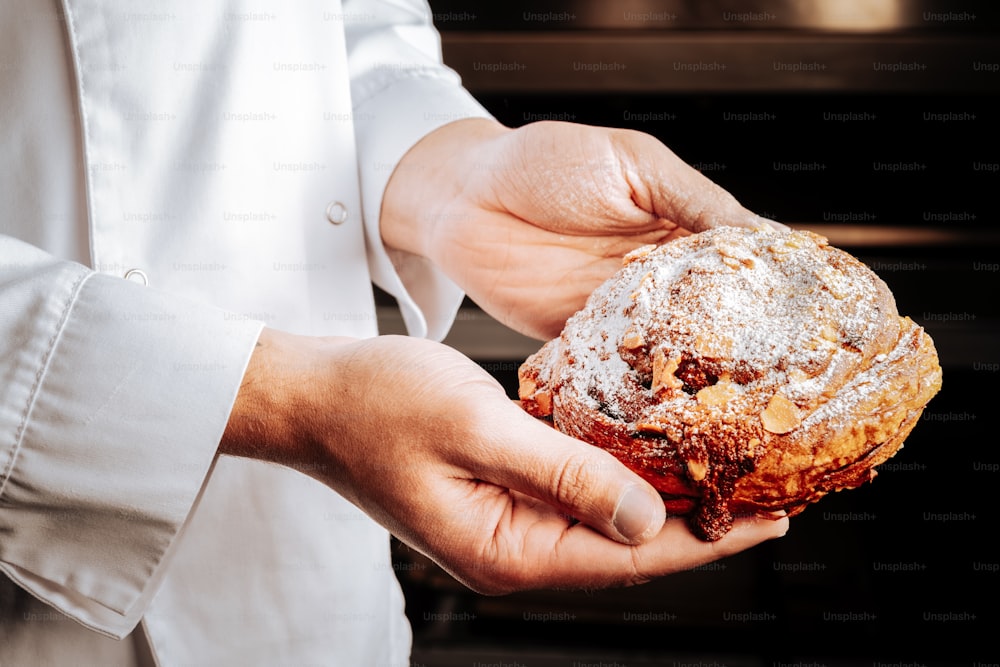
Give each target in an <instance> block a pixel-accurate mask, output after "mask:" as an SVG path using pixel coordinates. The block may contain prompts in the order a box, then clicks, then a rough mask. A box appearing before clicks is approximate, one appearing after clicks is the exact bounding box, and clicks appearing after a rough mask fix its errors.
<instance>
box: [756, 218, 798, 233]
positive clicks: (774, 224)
mask: <svg viewBox="0 0 1000 667" xmlns="http://www.w3.org/2000/svg"><path fill="white" fill-rule="evenodd" d="M757 220H758V221H759V222H760V223H761V224H765V225H767V226H768V227H770V228H772V229H777V230H778V231H779V232H790V231H791V230H792V228H791V227H789V226H788V225H785V224H782V223H780V222H778V221H777V220H771V219H770V218H765V217H763V216H759V215H758V216H757Z"/></svg>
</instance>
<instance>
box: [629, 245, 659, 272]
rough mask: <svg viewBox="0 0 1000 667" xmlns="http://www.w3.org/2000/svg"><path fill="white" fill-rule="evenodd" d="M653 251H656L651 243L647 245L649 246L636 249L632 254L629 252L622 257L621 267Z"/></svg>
mask: <svg viewBox="0 0 1000 667" xmlns="http://www.w3.org/2000/svg"><path fill="white" fill-rule="evenodd" d="M654 250H656V245H654V244H652V243H651V244H649V245H644V246H639V247H638V248H636V249H635V250H633V251H632V252H630V253H628V254H626V255H625V256H624V257H622V266H625V265H626V264H631V263H632V262H634V261H635V260H637V259H641V258H643V257H645V256H646V255H648V254H649V253H651V252H653V251H654Z"/></svg>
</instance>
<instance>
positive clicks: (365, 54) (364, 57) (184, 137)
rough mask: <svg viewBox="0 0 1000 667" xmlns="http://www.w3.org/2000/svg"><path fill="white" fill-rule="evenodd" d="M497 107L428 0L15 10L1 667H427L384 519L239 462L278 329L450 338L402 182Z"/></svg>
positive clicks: (10, 37)
mask: <svg viewBox="0 0 1000 667" xmlns="http://www.w3.org/2000/svg"><path fill="white" fill-rule="evenodd" d="M485 115H486V112H485V111H484V110H483V109H482V107H480V106H479V105H478V104H477V103H476V102H475V101H474V100H473V99H472V98H471V96H469V95H468V93H466V92H465V91H464V90H463V89H462V88H461V86H460V83H459V81H458V77H457V76H456V75H455V74H454V73H453V72H452V71H451V70H448V69H447V68H445V67H444V66H443V65H442V64H441V59H440V46H439V42H438V38H437V35H436V33H435V32H434V30H433V28H432V26H431V20H430V12H429V9H428V7H427V6H426V4H425V3H424V2H421V1H418V0H386V1H384V2H374V1H373V2H351V1H345V2H343V3H341V2H337V1H336V0H296V1H294V2H287V3H277V2H274V3H265V2H261V1H254V0H227V1H225V2H222V1H219V2H209V1H195V0H191V1H189V2H183V1H181V0H161V1H159V2H156V3H134V2H129V3H122V2H112V1H111V0H104V1H101V0H63V1H62V2H58V1H57V0H45V1H41V0H3V2H2V3H0V127H2V132H0V155H2V159H3V161H2V163H0V571H2V573H3V574H2V575H0V665H3V666H4V667H6V666H7V665H15V666H18V667H20V665H31V666H32V667H34V666H36V665H102V666H109V665H133V664H139V663H140V662H142V660H143V659H144V658H143V656H142V655H140V653H141V652H142V651H145V650H147V649H146V648H145V647H146V645H147V644H146V640H147V638H148V650H149V652H150V654H151V655H150V656H146V657H147V658H150V657H151V658H152V659H154V660H155V662H156V664H159V665H161V666H164V667H166V666H172V665H404V664H407V661H408V651H409V644H410V633H409V627H408V625H407V624H406V620H405V616H404V614H403V600H402V596H401V593H400V590H399V587H398V584H397V582H396V580H395V578H394V576H393V570H392V565H391V560H390V558H389V552H388V535H387V533H386V532H385V530H384V529H382V528H381V527H379V526H378V525H376V524H375V523H374V522H372V521H371V520H370V519H369V518H368V517H367V516H365V515H364V514H362V513H361V512H360V511H359V510H358V509H356V508H355V507H354V506H353V505H351V504H349V503H347V502H346V501H345V500H343V499H342V498H340V497H339V496H338V495H336V494H335V493H333V492H332V491H330V490H329V489H328V488H326V487H324V486H322V485H321V484H319V483H318V482H315V481H314V480H312V479H311V478H308V477H306V476H305V475H303V474H301V472H299V471H293V470H289V469H287V468H282V467H278V466H272V465H267V464H263V463H259V462H256V461H249V460H243V459H237V458H232V457H217V454H216V448H217V445H218V442H219V439H220V437H221V434H222V432H223V430H224V428H225V425H226V421H227V418H228V414H229V411H230V409H231V407H232V402H233V400H234V397H235V395H236V393H237V390H238V388H239V384H240V381H241V378H242V374H243V372H244V370H245V365H246V363H247V360H248V358H249V356H250V354H251V351H252V348H253V346H254V343H255V341H256V337H257V336H258V334H259V331H260V328H261V327H262V326H263V325H267V326H272V327H275V328H278V329H283V330H286V331H293V332H297V333H302V334H315V335H321V334H340V335H352V336H359V337H364V336H372V335H375V334H376V333H377V331H376V329H377V327H376V320H375V314H374V304H373V297H372V290H371V281H372V280H374V281H375V282H376V283H377V284H379V285H380V286H382V287H384V288H385V289H387V290H388V291H390V292H391V293H392V294H394V295H395V296H396V298H397V300H398V301H399V302H400V305H401V308H402V309H403V314H404V318H405V320H406V322H407V324H408V327H409V330H410V332H411V334H413V335H420V336H425V335H426V336H430V337H433V338H441V337H443V336H444V333H445V332H446V330H447V328H448V326H450V322H451V318H452V317H453V315H454V313H455V310H456V309H457V307H458V304H459V301H460V298H461V292H460V290H459V289H458V288H457V287H456V286H455V285H454V284H453V283H451V282H450V281H448V280H447V279H446V278H445V277H444V276H443V275H442V274H440V273H439V272H437V270H436V269H434V268H433V267H431V266H429V265H428V264H427V263H426V262H424V261H423V260H421V259H419V258H416V257H412V256H405V255H402V254H397V255H395V256H393V257H392V258H390V257H389V256H388V254H387V252H386V250H385V249H384V248H383V246H382V243H381V240H380V236H379V233H378V217H379V210H380V205H381V198H382V192H383V190H384V187H385V184H386V182H387V180H388V178H389V176H390V174H391V172H392V170H393V168H394V166H395V165H396V163H397V162H398V160H399V158H400V157H401V156H402V155H403V153H405V152H406V150H407V149H408V148H409V147H410V146H412V145H413V144H414V143H415V142H416V141H417V140H418V139H419V138H420V137H422V136H423V135H425V134H426V133H427V132H429V131H431V130H433V129H435V128H436V127H439V126H441V125H443V124H445V123H447V122H450V121H452V120H455V119H457V118H462V117H469V116H485ZM330 409H331V410H336V409H337V406H336V405H331V406H330ZM137 624H139V625H138V630H137ZM123 638H124V639H123Z"/></svg>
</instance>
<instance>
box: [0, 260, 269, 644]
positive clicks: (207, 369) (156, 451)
mask: <svg viewBox="0 0 1000 667" xmlns="http://www.w3.org/2000/svg"><path fill="white" fill-rule="evenodd" d="M63 266H64V267H65V266H66V264H63ZM60 270H62V271H66V270H67V269H65V268H64V269H60ZM80 270H81V271H83V269H82V267H80ZM50 284H51V283H50ZM60 284H62V285H69V284H70V283H69V282H68V281H63V282H62V283H60ZM72 285H73V287H72V289H69V288H66V290H65V293H63V294H57V295H51V294H50V295H48V296H47V297H45V298H44V299H40V300H39V305H38V313H37V315H36V316H35V317H33V318H32V320H31V321H32V330H31V331H29V332H26V334H25V342H24V344H23V345H22V346H19V347H18V348H16V350H15V354H16V355H17V356H18V357H20V358H18V359H17V360H16V361H14V362H12V363H10V364H5V367H6V368H9V369H13V370H11V371H10V377H9V378H6V379H5V381H6V382H9V383H10V384H9V385H8V387H7V391H6V392H5V393H6V395H7V397H8V399H6V400H5V403H6V404H5V405H4V406H3V410H4V412H3V414H2V415H0V426H2V427H3V431H4V432H6V433H8V434H10V435H9V436H4V437H3V438H2V439H0V536H3V539H2V540H0V570H2V571H3V572H5V573H6V574H7V575H8V576H10V577H11V578H12V579H13V580H15V581H16V582H18V583H19V584H20V585H21V586H22V587H24V588H25V589H26V590H28V592H30V593H31V594H32V595H34V596H36V597H38V598H40V599H41V600H43V601H45V602H48V603H49V604H52V605H53V606H55V607H56V608H58V609H59V610H60V611H62V612H63V613H65V614H67V615H68V616H70V617H72V618H74V619H76V620H77V621H79V622H81V623H82V624H84V625H86V626H88V627H90V628H92V629H94V630H97V631H99V632H102V633H105V634H108V635H110V636H113V637H117V638H121V637H124V636H125V635H127V634H128V633H129V632H130V631H131V630H132V629H133V628H134V627H135V625H136V623H137V622H138V621H139V619H140V617H141V615H142V613H143V612H144V610H145V606H146V605H147V604H148V603H149V602H150V600H151V598H152V596H153V594H154V593H155V592H156V589H157V587H158V585H159V583H160V581H161V580H162V577H163V574H164V570H165V568H166V565H167V563H168V561H169V556H170V552H171V550H172V548H173V547H174V545H175V544H176V542H177V541H178V536H179V534H180V533H181V531H182V528H183V526H184V524H185V522H186V520H187V518H188V516H189V515H190V514H191V512H192V511H193V509H194V507H195V505H196V503H197V499H198V498H199V496H200V492H201V489H202V486H203V484H204V482H205V479H206V476H207V475H208V473H209V470H210V468H211V466H212V464H213V462H214V460H215V457H216V450H217V447H218V443H219V441H220V439H221V437H222V434H223V431H224V430H225V427H226V423H227V421H228V417H229V413H230V411H231V409H232V404H233V402H234V400H235V397H236V393H237V392H238V390H239V386H240V383H241V380H242V378H243V374H244V371H245V369H246V364H247V363H248V361H249V358H250V354H251V353H252V350H253V347H254V345H255V342H256V339H257V337H258V335H259V333H260V329H261V325H260V324H259V323H255V322H247V321H244V320H242V319H240V318H233V317H227V314H226V313H225V312H224V311H221V310H219V309H217V308H214V307H211V306H207V305H203V304H198V303H193V302H190V301H186V300H182V299H179V298H177V297H175V296H171V295H168V294H166V293H162V292H157V291H156V290H153V289H150V288H144V287H141V286H138V285H136V284H134V283H130V282H128V281H124V280H121V279H118V278H113V277H110V276H104V275H100V274H81V276H80V277H79V279H78V280H76V281H75V282H73V283H72ZM12 426H13V427H14V428H11V427H12Z"/></svg>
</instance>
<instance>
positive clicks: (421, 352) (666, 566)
mask: <svg viewBox="0 0 1000 667" xmlns="http://www.w3.org/2000/svg"><path fill="white" fill-rule="evenodd" d="M221 451H222V452H223V453H230V454H236V455H242V456H252V457H255V458H263V459H266V460H271V461H276V462H279V463H283V464H285V465H289V466H291V467H296V468H299V469H301V470H303V471H306V472H307V473H308V474H310V475H311V476H313V477H315V478H317V479H319V480H320V481H322V482H323V483H325V484H327V485H328V486H330V487H331V488H332V489H334V490H336V491H337V492H338V493H340V494H341V495H343V496H344V497H345V498H347V499H349V500H350V501H352V502H353V503H355V504H356V505H357V506H358V507H360V508H361V509H362V510H364V511H365V512H366V513H367V514H368V515H369V516H371V517H372V518H373V519H375V520H376V521H378V522H379V523H381V524H382V525H383V526H385V527H386V528H387V529H388V530H389V531H391V532H392V533H393V534H395V535H396V536H397V537H399V538H400V539H401V540H403V541H404V542H406V543H408V544H409V545H410V546H412V547H414V548H416V549H418V550H419V551H421V552H423V553H424V554H426V555H427V556H429V557H430V558H432V559H433V560H435V561H436V562H437V563H438V564H440V565H441V566H442V567H443V568H444V569H446V570H447V571H449V572H450V573H451V574H452V575H454V576H455V577H456V578H457V579H459V580H460V581H462V582H463V583H465V584H466V585H468V586H469V587H471V588H473V589H474V590H477V591H480V592H483V593H491V594H497V593H507V592H511V591H515V590H522V589H530V588H603V587H609V586H621V585H631V584H636V583H641V582H644V581H648V580H650V579H653V578H656V577H659V576H662V575H665V574H669V573H671V572H676V571H678V570H683V569H689V568H692V567H695V566H698V565H701V564H704V563H707V562H710V561H713V560H716V559H718V558H720V557H723V556H727V555H729V554H732V553H735V552H737V551H740V550H743V549H746V548H748V547H750V546H753V545H755V544H757V543H759V542H762V541H764V540H767V539H771V538H774V537H778V536H780V535H783V534H784V533H785V531H786V530H787V527H788V524H787V519H779V520H775V521H771V520H760V519H743V520H739V521H737V522H736V525H735V527H734V529H733V530H732V531H730V532H729V533H728V534H727V535H726V536H725V537H724V538H723V539H721V540H719V541H718V542H713V543H707V542H702V541H700V540H698V539H697V538H695V537H694V536H693V535H692V534H691V533H690V532H689V531H688V529H687V527H686V525H685V524H684V522H683V521H682V520H680V519H671V520H665V511H664V506H663V501H662V500H661V498H660V497H659V495H658V494H657V492H656V491H655V490H654V489H653V488H652V487H651V486H649V485H648V484H647V483H646V482H645V481H643V480H642V479H641V478H639V477H638V476H637V475H635V474H634V473H633V472H631V471H630V470H628V469H627V468H626V467H625V466H624V465H623V464H621V463H620V462H619V461H618V460H617V459H615V458H614V457H613V456H611V455H610V454H608V453H607V452H605V451H603V450H601V449H599V448H596V447H593V446H590V445H588V444H585V443H582V442H580V441H577V440H574V439H572V438H570V437H568V436H565V435H563V434H561V433H559V432H558V431H556V430H555V429H552V428H550V427H549V426H547V425H546V424H544V423H542V422H540V421H538V420H536V419H534V418H533V417H530V416H529V415H527V414H526V413H525V412H524V411H522V410H521V409H520V408H519V407H518V406H517V405H516V404H515V403H513V402H512V401H511V400H510V399H508V398H507V396H506V394H505V392H504V390H503V388H502V387H501V386H500V385H499V384H498V383H497V382H496V381H495V380H494V379H493V378H492V377H491V376H490V375H489V374H488V373H486V372H485V371H484V370H483V369H482V368H480V367H479V366H478V365H476V364H475V363H473V362H472V361H470V360H469V359H467V358H466V357H464V356H463V355H461V354H460V353H458V352H457V351H455V350H453V349H451V348H449V347H447V346H444V345H441V344H437V343H432V342H429V341H426V340H420V339H413V338H406V337H397V336H383V337H379V338H374V339H368V340H351V339H342V338H307V337H301V336H293V335H290V334H284V333H281V332H277V331H273V330H265V331H264V334H263V335H262V337H261V342H260V345H259V347H258V348H257V351H256V352H255V354H254V356H253V358H252V359H251V363H250V367H249V369H248V372H247V376H246V380H245V382H244V385H243V387H242V389H241V391H240V395H239V397H238V398H237V402H236V406H235V408H234V410H233V413H232V415H231V418H230V424H229V427H228V428H227V431H226V435H225V437H224V439H223V443H222V448H221Z"/></svg>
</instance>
